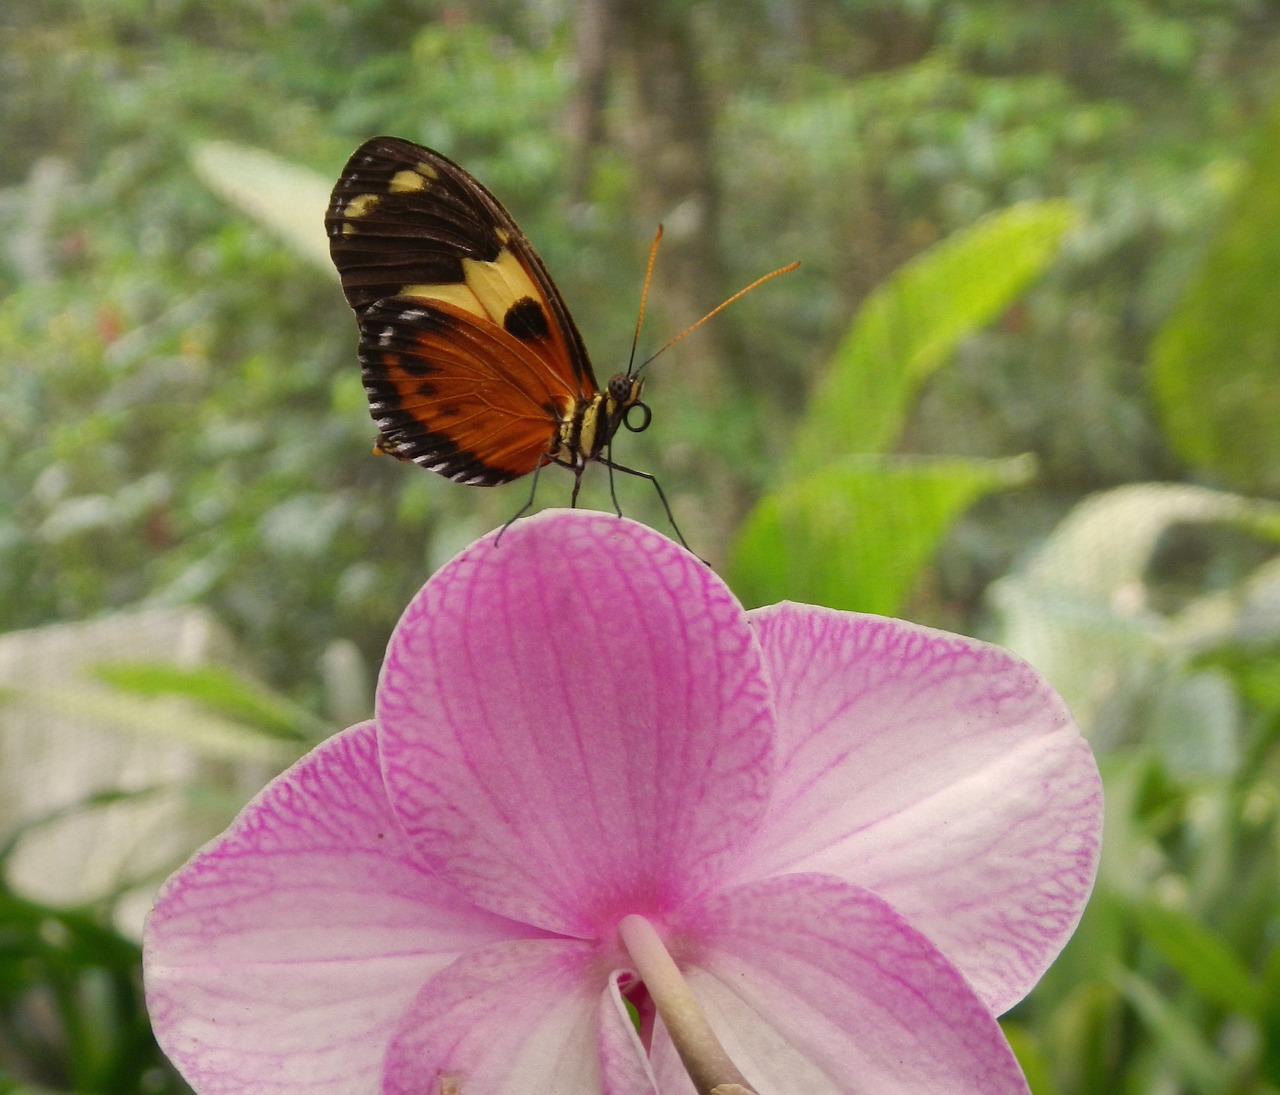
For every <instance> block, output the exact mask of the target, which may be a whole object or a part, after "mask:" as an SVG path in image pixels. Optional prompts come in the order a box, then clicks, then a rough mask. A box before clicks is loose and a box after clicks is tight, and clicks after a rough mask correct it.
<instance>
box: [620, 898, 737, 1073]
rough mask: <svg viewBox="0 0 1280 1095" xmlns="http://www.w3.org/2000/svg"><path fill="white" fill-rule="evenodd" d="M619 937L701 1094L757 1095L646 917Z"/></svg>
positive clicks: (626, 923) (629, 923)
mask: <svg viewBox="0 0 1280 1095" xmlns="http://www.w3.org/2000/svg"><path fill="white" fill-rule="evenodd" d="M618 935H619V936H620V937H621V939H622V943H623V945H624V946H625V947H626V948H627V952H628V953H629V954H630V955H631V960H632V961H633V962H634V963H635V966H636V972H637V973H638V974H639V975H640V980H642V981H643V982H644V987H645V988H646V989H647V990H648V992H649V997H650V999H651V1000H653V1005H654V1007H655V1008H657V1009H658V1014H659V1015H661V1016H662V1022H663V1023H664V1024H665V1026H666V1028H667V1033H668V1034H669V1035H670V1036H671V1042H672V1044H673V1045H674V1046H675V1047H676V1052H677V1053H678V1054H680V1060H681V1061H682V1062H684V1067H685V1070H686V1071H687V1072H688V1073H689V1078H690V1079H691V1080H692V1081H693V1086H694V1087H695V1088H697V1090H698V1092H699V1095H756V1092H755V1089H754V1088H753V1087H752V1086H751V1085H750V1084H748V1083H747V1081H746V1078H745V1077H744V1076H743V1075H742V1073H741V1072H739V1071H738V1069H737V1067H736V1066H735V1065H734V1063H733V1062H732V1061H731V1060H729V1055H728V1054H727V1053H725V1051H724V1046H722V1045H721V1044H720V1039H719V1038H717V1037H716V1035H715V1032H714V1031H713V1030H712V1029H711V1026H710V1024H709V1023H708V1022H707V1019H706V1016H704V1015H703V1014H702V1009H701V1008H700V1007H698V1001H697V1000H696V999H694V996H693V993H692V992H691V991H690V990H689V985H688V982H686V981H685V979H684V976H683V974H681V972H680V967H679V966H677V965H676V963H675V960H674V959H673V958H672V957H671V955H670V954H669V953H668V952H667V948H666V946H665V944H664V943H663V942H662V939H661V937H660V936H659V935H658V933H657V931H655V930H654V927H653V925H652V924H650V923H649V921H647V920H646V919H645V918H644V917H643V916H636V915H635V914H632V915H630V916H624V917H623V918H622V921H621V922H620V923H619V924H618Z"/></svg>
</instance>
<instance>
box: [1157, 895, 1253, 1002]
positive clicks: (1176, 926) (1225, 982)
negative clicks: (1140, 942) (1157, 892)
mask: <svg viewBox="0 0 1280 1095" xmlns="http://www.w3.org/2000/svg"><path fill="white" fill-rule="evenodd" d="M1134 914H1135V916H1136V917H1137V921H1138V926H1139V927H1140V928H1141V930H1142V934H1143V937H1144V938H1145V939H1146V940H1147V941H1148V942H1149V943H1151V945H1152V946H1154V947H1155V948H1156V949H1157V950H1159V951H1160V953H1161V955H1163V957H1164V960H1165V961H1166V962H1168V963H1169V965H1171V966H1172V967H1173V968H1174V969H1176V970H1177V971H1178V973H1180V974H1181V975H1182V976H1183V977H1184V978H1186V980H1187V983H1188V984H1190V985H1191V986H1192V987H1194V988H1195V990H1196V991H1197V992H1199V993H1200V994H1201V995H1202V996H1204V997H1205V998H1206V999H1208V1000H1210V1001H1212V1002H1213V1003H1214V1004H1217V1005H1218V1006H1220V1007H1223V1008H1226V1009H1227V1010H1229V1011H1236V1012H1243V1013H1244V1014H1246V1015H1248V1016H1250V1017H1252V1018H1257V1017H1258V1015H1259V1013H1260V1011H1261V1004H1262V1001H1261V995H1260V993H1259V990H1258V987H1257V985H1255V984H1254V981H1253V978H1252V977H1251V976H1250V974H1249V971H1248V969H1247V968H1246V967H1245V966H1244V964H1243V963H1242V962H1241V961H1240V960H1239V959H1238V958H1236V956H1235V955H1234V954H1233V953H1232V951H1231V948H1230V947H1229V946H1228V945H1227V944H1226V942H1225V941H1224V940H1223V939H1222V938H1221V937H1220V936H1218V935H1216V934H1215V933H1214V932H1212V931H1210V930H1209V929H1208V928H1207V927H1205V926H1204V925H1203V924H1202V923H1200V922H1199V921H1198V920H1196V919H1194V918H1193V917H1191V916H1189V915H1188V914H1187V913H1185V912H1182V911H1180V910H1178V909H1170V908H1165V907H1164V906H1162V905H1156V904H1154V903H1152V902H1143V903H1141V904H1139V905H1137V906H1136V907H1135V908H1134Z"/></svg>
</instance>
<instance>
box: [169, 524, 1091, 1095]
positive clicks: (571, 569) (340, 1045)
mask: <svg viewBox="0 0 1280 1095" xmlns="http://www.w3.org/2000/svg"><path fill="white" fill-rule="evenodd" d="M1100 820H1101V790H1100V784H1099V781H1098V776H1097V771H1096V768H1095V766H1094V762H1093V757H1092V754H1091V753H1090V751H1089V749H1088V747H1087V745H1086V744H1085V742H1084V741H1083V740H1082V738H1081V737H1080V735H1079V733H1078V731H1077V729H1076V727H1075V725H1074V724H1073V723H1072V721H1071V719H1070V717H1069V715H1068V713H1067V711H1066V710H1065V708H1064V707H1063V705H1062V703H1061V701H1060V700H1059V699H1058V697H1057V696H1056V695H1055V694H1054V693H1053V692H1052V690H1051V689H1050V688H1049V687H1048V686H1047V685H1046V684H1045V683H1044V681H1043V680H1042V679H1041V678H1040V677H1039V676H1038V675H1037V674H1036V673H1035V672H1034V671H1033V670H1032V669H1031V668H1030V667H1028V666H1027V665H1025V664H1024V663H1022V662H1020V661H1019V660H1018V659H1016V658H1015V657H1014V656H1013V655H1011V654H1008V653H1007V652H1005V651H1003V650H1000V649H998V648H995V647H991V646H987V645H985V644H982V643H979V642H976V641H973V640H970V639H965V638H961V637H958V636H954V635H947V634H943V633H940V632H936V631H930V630H928V629H925V628H921V627H917V626H915V625H912V624H907V623H903V622H901V621H896V620H888V619H882V618H878V617H869V616H860V615H854V614H849V613H839V612H832V611H829V610H824V609H819V608H812V607H808V606H802V605H789V604H787V605H778V606H774V607H771V608H768V609H764V610H760V611H757V612H753V613H747V612H745V611H744V610H743V609H742V607H741V606H740V605H739V604H738V603H737V601H736V600H735V599H734V597H733V596H732V594H731V593H730V592H729V590H728V589H727V588H726V587H725V585H724V584H723V583H722V582H721V581H720V579H719V578H717V577H716V575H715V574H714V573H713V572H712V571H711V570H710V569H709V568H707V567H706V566H704V565H703V564H702V563H700V562H699V561H698V560H697V559H695V558H694V557H693V556H692V555H690V554H688V553H687V552H685V551H683V550H682V549H681V548H679V547H678V546H676V545H675V544H673V543H672V542H671V541H669V540H667V539H665V538H664V537H662V536H659V535H658V534H657V533H655V532H652V531H650V530H649V529H646V528H644V527H643V526H640V525H637V524H635V523H633V522H630V521H627V520H622V519H618V518H616V517H613V516H609V515H602V514H593V513H585V512H576V511H558V512H551V513H545V514H542V515H540V516H537V517H533V518H529V519H527V520H523V521H519V522H517V523H516V524H515V525H513V526H511V527H510V528H509V529H507V531H506V532H505V533H504V534H503V536H502V540H501V543H500V544H495V541H494V537H493V536H492V535H490V536H488V537H486V538H484V539H482V540H480V541H479V542H478V543H476V544H474V545H472V546H471V547H470V548H468V549H467V550H465V551H464V552H463V553H462V554H461V555H459V556H458V557H457V558H456V559H454V560H453V561H452V562H450V563H449V564H447V565H446V566H445V567H444V568H443V569H442V570H441V571H440V572H439V573H438V574H436V575H435V576H434V577H433V578H432V579H431V580H430V581H429V582H428V583H427V585H426V586H425V587H424V588H423V590H422V591H421V593H420V594H419V595H418V596H417V597H416V598H415V599H414V601H413V603H412V604H411V605H410V606H409V608H408V609H407V610H406V612H405V614H404V617H403V618H402V619H401V621H400V624H399V625H398V626H397V628H396V631H395V633H394V635H393V636H392V639H391V644H390V647H389V649H388V652H387V658H386V662H385V665H384V667H383V672H382V677H381V680H380V683H379V687H378V698H377V714H376V718H375V720H374V721H373V722H371V723H366V724H362V725H359V726H354V727H352V728H351V729H349V730H347V731H345V732H343V733H342V734H339V735H337V736H335V737H334V738H332V739H330V740H329V741H327V742H325V743H324V744H323V745H321V746H320V747H319V748H318V749H316V750H315V751H314V752H313V753H311V754H310V755H309V756H308V757H306V758H304V759H303V760H302V761H300V762H299V763H298V764H297V765H295V766H294V767H293V768H292V769H291V770H290V771H288V772H286V773H285V774H284V775H282V776H280V777H279V778H278V779H277V780H276V781H275V782H273V783H272V784H271V785H270V786H269V787H267V788H266V789H265V790H264V791H263V792H262V793H261V794H260V795H259V796H258V797H257V798H256V799H255V800H254V801H253V802H252V803H250V804H249V806H247V807H246V808H245V810H244V812H243V813H242V814H241V816H240V817H239V819H238V820H237V821H236V822H235V823H234V824H233V825H232V827H231V828H230V829H229V830H228V831H227V832H226V833H225V834H224V835H223V836H222V837H220V838H219V839H217V840H216V841H214V842H213V843H212V844H210V845H209V846H208V847H207V848H205V849H204V850H203V851H201V852H200V853H199V854H198V855H197V856H196V857H195V858H194V859H193V860H192V861H191V862H190V863H189V864H188V865H187V866H186V867H184V868H183V869H182V870H181V871H179V872H178V873H177V874H176V875H174V877H173V878H172V879H170V880H169V882H168V883H167V885H166V886H165V888H164V890H163V891H162V893H161V895H160V897H159V899H158V901H157V905H156V909H155V911H154V912H153V914H152V916H151V919H150V921H149V924H148V929H147V936H146V941H145V948H146V980H147V992H148V1002H149V1005H150V1008H151V1011H152V1016H153V1019H154V1023H155V1028H156V1032H157V1035H158V1037H159V1038H160V1041H161V1044H162V1046H163V1047H164V1048H165V1050H166V1052H167V1053H168V1054H169V1055H170V1057H171V1058H172V1059H173V1060H174V1061H175V1063H177V1065H178V1066H179V1068H180V1069H181V1070H182V1071H183V1073H184V1075H185V1076H186V1077H187V1078H188V1079H189V1081H190V1082H191V1083H192V1084H193V1086H194V1087H195V1088H196V1090H197V1091H198V1092H200V1093H201V1095H207V1093H215V1092H246V1091H253V1092H275V1093H282V1095H283V1093H286V1092H303V1091H306V1092H310V1093H315V1092H332V1093H335V1095H336V1093H341V1095H350V1093H353V1092H389V1093H403V1095H409V1093H414V1095H424V1093H432V1095H436V1093H441V1095H443V1093H446V1092H448V1093H461V1095H508V1093H511V1095H514V1093H516V1092H521V1093H527V1092H547V1093H557V1095H596V1093H608V1095H631V1093H636V1095H639V1093H654V1092H661V1093H663V1095H666V1093H674V1092H683V1093H687V1092H691V1091H695V1090H697V1091H703V1092H707V1091H712V1090H725V1091H728V1090H732V1089H731V1088H729V1087H724V1086H723V1085H727V1084H738V1085H739V1088H738V1090H745V1091H755V1092H758V1093H759V1095H794V1093H800V1092H802V1093H805V1095H822V1093H836V1092H841V1093H853V1092H865V1093H868V1095H870V1093H874V1095H895V1093H907V1092H947V1093H950V1095H955V1093H966V1092H972V1093H974V1095H979V1093H981V1095H1002V1093H1006V1092H1008V1093H1012V1092H1025V1091H1026V1085H1025V1083H1024V1081H1023V1079H1022V1076H1021V1073H1020V1071H1019V1069H1018V1066H1017V1063H1016V1061H1015V1060H1014V1058H1013V1055H1012V1053H1011V1051H1010V1050H1009V1047H1008V1045H1007V1043H1006V1042H1005V1040H1004V1038H1003V1036H1002V1034H1001V1032H1000V1029H999V1026H998V1024H997V1023H996V1021H995V1018H994V1016H995V1015H996V1014H998V1013H999V1012H1000V1011H1002V1010H1004V1009H1005V1008H1007V1007H1009V1006H1010V1005H1011V1004H1013V1003H1014V1002H1016V1001H1017V1000H1018V999H1020V998H1021V997H1022V996H1023V995H1024V994H1025V993H1026V992H1027V991H1028V990H1029V989H1030V987H1031V986H1032V985H1033V984H1034V983H1035V981H1036V979H1037V978H1038V977H1039V976H1040V974H1041V973H1042V972H1043V971H1044V969H1045V967H1046V966H1047V965H1048V964H1049V962H1050V961H1052V959H1053V957H1054V956H1055V955H1056V954H1057V953H1058V951H1059V950H1060V948H1061V947H1062V945H1063V944H1064V943H1065V941H1066V939H1067V937H1068V936H1069V935H1070V933H1071V931H1072V930H1073V929H1074V927H1075V924H1076V921H1077V920H1078V918H1079V915H1080V912H1081V909H1082V907H1083V905H1084V902H1085V899H1086V897H1087V895H1088V892H1089V889H1090V886H1091V885H1092V881H1093V875H1094V870H1095V867H1096V860H1097V851H1098V839H1099V826H1100ZM628 1005H629V1006H628ZM669 1025H670V1029H669ZM708 1036H709V1040H708ZM682 1054H683V1058H682ZM691 1076H692V1077H693V1079H690V1077H691ZM718 1085H720V1086H718Z"/></svg>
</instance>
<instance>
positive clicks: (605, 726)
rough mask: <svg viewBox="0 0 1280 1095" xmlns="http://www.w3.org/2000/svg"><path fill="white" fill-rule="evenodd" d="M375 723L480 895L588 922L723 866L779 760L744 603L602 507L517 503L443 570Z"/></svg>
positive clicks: (388, 675) (432, 841) (643, 907)
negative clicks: (504, 524)
mask: <svg viewBox="0 0 1280 1095" xmlns="http://www.w3.org/2000/svg"><path fill="white" fill-rule="evenodd" d="M378 723H379V729H380V735H381V736H380V741H381V745H382V750H383V764H384V770H385V772H386V775H387V782H388V787H389V789H390V793H391V798H392V802H393V804H394V806H395V808H396V809H397V811H398V813H399V816H400V818H401V820H402V821H403V823H404V826H405V829H406V831H407V832H408V833H409V835H410V837H411V838H412V839H413V840H414V841H415V842H416V844H417V846H418V847H419V849H421V850H422V851H423V853H424V854H425V855H427V856H429V857H430V858H431V860H432V861H433V862H436V863H438V864H440V866H441V869H442V870H443V871H445V872H447V874H448V876H449V877H450V878H452V879H453V880H454V881H455V883H456V884H457V886H458V888H459V889H460V890H462V891H463V892H466V893H467V894H468V895H469V896H470V897H472V898H473V899H474V900H476V901H477V902H478V903H479V904H481V905H484V906H485V907H487V908H490V909H493V910H494V911H496V912H502V913H505V914H506V915H509V916H513V917H518V918H520V919H523V920H527V921H528V922H530V923H533V924H537V925H540V926H542V927H544V928H547V929H550V930H554V931H557V932H561V933H563V934H566V935H575V936H581V937H587V938H589V937H594V936H597V935H599V934H600V933H601V932H603V931H606V930H609V929H611V927H612V925H613V924H614V923H616V921H617V920H618V919H619V918H620V917H621V916H622V915H624V914H626V913H629V912H637V911H639V912H645V911H655V910H659V911H660V910H663V909H667V908H671V907H674V906H676V905H678V904H680V903H681V902H682V901H684V900H685V899H687V898H688V897H689V896H690V895H691V894H697V893H700V892H702V891H703V890H704V889H706V888H707V887H708V886H710V885H711V884H713V883H714V882H715V880H716V879H717V878H719V877H720V876H721V875H722V873H723V872H724V869H725V866H726V864H728V863H730V862H732V861H733V859H734V858H735V857H736V856H737V855H738V854H739V853H740V850H741V848H742V846H743V844H744V842H745V841H746V839H747V837H749V836H750V834H751V833H752V831H753V830H754V828H755V826H756V824H757V823H758V821H759V818H760V815H761V814H762V812H763V808H764V806H763V804H764V800H765V798H766V796H767V794H768V789H769V780H770V777H771V774H772V770H773V765H772V754H771V750H772V741H773V738H772V720H771V712H770V705H769V698H768V690H767V686H766V684H765V681H764V677H763V669H762V666H761V662H760V655H759V649H758V646H757V644H756V639H755V634H754V632H753V630H752V629H751V626H750V624H749V623H748V622H747V618H746V614H745V613H744V612H743V610H742V608H741V606H740V605H739V604H738V602H737V601H736V600H735V599H734V597H733V595H732V594H731V593H730V592H729V590H728V588H727V587H726V586H725V585H724V583H723V582H722V581H721V580H720V579H719V578H717V577H716V575H715V574H714V573H713V572H712V571H711V569H710V568H709V567H707V566H705V565H704V564H703V563H701V562H699V561H698V560H697V559H695V558H694V557H693V556H692V555H690V554H689V553H688V552H686V551H683V550H681V549H680V548H679V547H677V546H676V545H675V544H674V543H672V542H671V541H670V540H668V539H667V538H666V537H664V536H660V535H659V534H658V533H656V532H653V531H652V530H650V529H647V528H645V527H644V526H643V525H638V524H636V523H634V522H632V521H628V520H625V519H620V518H617V517H614V516H611V515H608V514H600V513H587V512H583V511H567V510H560V511H553V512H547V513H542V514H539V515H538V516H536V517H530V518H528V519H526V520H521V521H517V522H516V523H515V524H514V525H511V526H510V527H509V528H507V529H506V530H505V531H503V532H502V534H501V540H500V542H499V541H497V540H496V538H495V536H489V537H486V538H485V539H483V540H481V541H479V542H478V543H477V544H474V545H473V546H472V547H470V548H468V549H467V550H466V551H464V552H463V553H462V554H461V555H460V556H458V557H457V558H456V559H454V560H453V561H452V562H451V563H449V564H447V565H446V566H445V567H444V568H443V569H442V570H441V571H440V572H439V573H437V574H436V575H435V576H434V577H433V578H432V579H431V580H430V581H429V582H428V583H427V585H426V586H425V587H424V588H423V590H422V592H421V593H420V594H419V595H418V597H417V598H415V600H414V601H413V603H412V604H411V605H410V606H409V608H408V610H407V611H406V612H405V615H404V618H403V619H402V620H401V623H400V625H399V626H398V627H397V629H396V632H395V634H394V636H393V637H392V640H391V646H390V649H389V650H388V652H387V660H386V663H385V665H384V667H383V673H382V680H381V683H380V685H379V690H378Z"/></svg>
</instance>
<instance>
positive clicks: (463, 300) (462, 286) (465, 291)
mask: <svg viewBox="0 0 1280 1095" xmlns="http://www.w3.org/2000/svg"><path fill="white" fill-rule="evenodd" d="M399 295H400V296H403V297H418V298H419V299H421V300H441V301H444V302H445V303H446V304H452V305H453V306H454V307H456V308H461V309H462V310H463V311H464V312H470V313H471V314H472V315H473V316H478V317H479V318H481V319H489V318H490V316H489V314H488V313H487V312H486V311H485V309H484V305H482V304H481V303H480V301H479V299H478V298H477V297H476V295H475V293H474V292H472V291H471V287H470V286H469V285H467V284H466V283H465V282H461V281H454V282H449V283H447V284H444V285H406V286H404V287H403V288H401V290H400V294H399Z"/></svg>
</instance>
